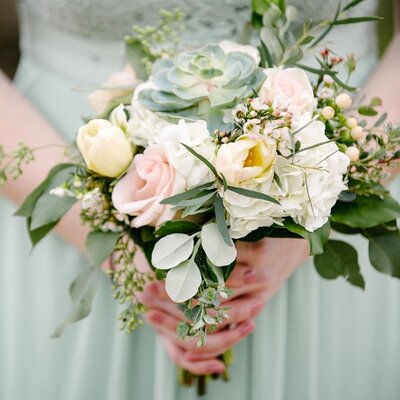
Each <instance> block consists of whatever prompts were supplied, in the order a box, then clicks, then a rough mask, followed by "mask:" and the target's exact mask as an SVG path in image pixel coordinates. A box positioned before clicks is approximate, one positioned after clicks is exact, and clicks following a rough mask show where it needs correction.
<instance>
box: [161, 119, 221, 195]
mask: <svg viewBox="0 0 400 400" xmlns="http://www.w3.org/2000/svg"><path fill="white" fill-rule="evenodd" d="M154 141H155V142H156V143H158V144H159V145H160V146H162V147H163V149H164V151H165V153H167V154H168V159H169V162H170V163H171V165H172V166H173V167H174V168H175V170H176V171H178V172H179V174H180V175H181V176H183V177H184V178H185V180H186V186H187V187H188V188H190V187H194V186H197V185H200V184H202V183H205V182H209V181H211V180H213V177H212V173H211V171H210V170H209V168H208V167H207V166H206V165H205V164H204V163H203V162H202V161H200V160H199V159H198V158H196V157H195V156H194V155H193V154H192V153H190V152H189V151H188V150H187V149H186V148H185V147H184V146H182V143H184V144H186V145H187V146H189V147H191V148H192V149H193V150H195V151H196V152H197V153H199V154H200V155H202V156H203V157H205V158H206V159H208V160H209V161H210V162H211V163H213V161H214V158H215V155H214V154H215V147H216V146H215V143H214V141H213V140H212V138H211V135H210V133H209V131H208V129H207V124H206V122H205V121H196V122H192V123H188V122H185V121H184V120H180V121H179V123H178V124H168V125H166V126H165V127H164V128H163V129H161V130H160V131H159V132H158V134H156V135H155V136H154Z"/></svg>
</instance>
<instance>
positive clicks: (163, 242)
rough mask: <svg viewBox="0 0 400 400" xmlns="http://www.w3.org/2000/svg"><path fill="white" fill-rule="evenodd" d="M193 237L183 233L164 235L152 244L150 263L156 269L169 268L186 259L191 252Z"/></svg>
mask: <svg viewBox="0 0 400 400" xmlns="http://www.w3.org/2000/svg"><path fill="white" fill-rule="evenodd" d="M193 247H194V239H193V237H192V236H189V235H186V234H184V233H173V234H171V235H168V236H164V237H163V238H162V239H160V240H159V241H158V242H157V243H156V245H155V246H154V249H153V253H152V255H151V263H152V264H153V265H154V267H155V268H158V269H170V268H174V267H176V266H177V265H179V264H181V263H182V262H183V261H186V260H187V259H188V258H189V257H190V256H191V254H192V252H193Z"/></svg>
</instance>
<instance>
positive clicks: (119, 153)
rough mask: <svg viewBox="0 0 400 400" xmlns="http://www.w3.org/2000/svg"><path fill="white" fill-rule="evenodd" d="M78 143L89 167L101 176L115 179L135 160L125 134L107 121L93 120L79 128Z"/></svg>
mask: <svg viewBox="0 0 400 400" xmlns="http://www.w3.org/2000/svg"><path fill="white" fill-rule="evenodd" d="M76 142H77V145H78V148H79V150H80V152H81V154H82V157H83V159H84V160H85V163H86V165H87V167H88V168H89V169H90V170H92V171H94V172H97V173H98V174H99V175H103V176H108V177H110V178H115V177H117V176H118V175H120V174H122V173H123V172H124V171H125V170H126V169H127V168H128V167H129V165H130V163H131V161H132V158H133V150H132V145H131V143H130V142H129V140H128V139H127V138H126V137H125V134H124V132H123V131H122V130H121V129H120V128H118V127H117V126H114V125H113V124H111V123H110V122H109V121H107V120H105V119H93V120H91V121H89V122H88V123H87V124H86V125H83V126H82V127H81V128H79V131H78V136H77V138H76Z"/></svg>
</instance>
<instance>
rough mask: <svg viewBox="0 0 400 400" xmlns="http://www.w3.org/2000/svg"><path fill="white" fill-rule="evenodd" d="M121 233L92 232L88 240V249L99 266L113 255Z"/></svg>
mask: <svg viewBox="0 0 400 400" xmlns="http://www.w3.org/2000/svg"><path fill="white" fill-rule="evenodd" d="M119 236H120V233H115V232H102V231H94V232H90V233H89V235H88V236H87V238H86V249H87V251H88V253H89V255H90V257H91V258H92V260H93V261H94V263H95V264H96V265H98V266H100V265H101V264H103V262H104V261H105V260H106V259H107V257H109V256H110V255H111V253H112V252H113V251H114V249H115V246H116V244H117V240H118V238H119Z"/></svg>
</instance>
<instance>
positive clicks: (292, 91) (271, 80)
mask: <svg viewBox="0 0 400 400" xmlns="http://www.w3.org/2000/svg"><path fill="white" fill-rule="evenodd" d="M265 74H266V75H267V79H266V80H265V81H264V83H263V85H262V86H261V89H260V91H259V97H260V100H261V101H262V102H263V103H264V104H265V103H268V104H269V103H271V104H272V105H273V107H275V108H278V109H287V110H288V111H289V112H291V113H292V114H293V119H292V120H293V127H294V128H298V127H300V126H302V125H305V124H306V123H307V122H308V121H309V120H310V119H311V118H312V114H313V102H314V94H313V90H312V87H311V84H310V81H309V80H308V77H307V75H306V73H305V72H304V71H303V70H302V69H299V68H286V69H280V68H270V69H266V70H265Z"/></svg>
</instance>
